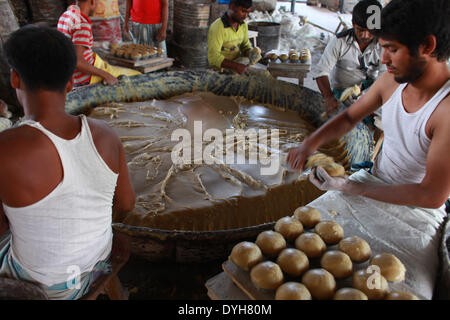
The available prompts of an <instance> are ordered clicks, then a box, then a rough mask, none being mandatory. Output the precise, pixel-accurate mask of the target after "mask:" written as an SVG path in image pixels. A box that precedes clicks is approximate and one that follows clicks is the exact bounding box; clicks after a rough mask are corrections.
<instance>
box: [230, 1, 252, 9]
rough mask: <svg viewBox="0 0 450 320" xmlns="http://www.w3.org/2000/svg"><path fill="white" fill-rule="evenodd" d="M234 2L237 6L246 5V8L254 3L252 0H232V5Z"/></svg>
mask: <svg viewBox="0 0 450 320" xmlns="http://www.w3.org/2000/svg"><path fill="white" fill-rule="evenodd" d="M232 4H234V5H235V6H236V7H244V8H246V9H248V8H250V7H251V6H252V5H253V2H252V0H230V5H232Z"/></svg>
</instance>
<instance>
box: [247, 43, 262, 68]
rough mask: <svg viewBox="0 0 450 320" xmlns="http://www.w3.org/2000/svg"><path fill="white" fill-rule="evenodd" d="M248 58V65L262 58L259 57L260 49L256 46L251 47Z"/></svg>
mask: <svg viewBox="0 0 450 320" xmlns="http://www.w3.org/2000/svg"><path fill="white" fill-rule="evenodd" d="M248 58H249V60H250V63H249V65H250V66H252V65H254V64H256V63H257V62H258V61H259V60H261V58H262V57H261V49H259V48H258V47H255V48H253V49H251V50H250V52H249V54H248Z"/></svg>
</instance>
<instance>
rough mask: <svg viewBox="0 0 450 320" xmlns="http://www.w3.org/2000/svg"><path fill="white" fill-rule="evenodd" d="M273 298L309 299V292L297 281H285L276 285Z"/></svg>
mask: <svg viewBox="0 0 450 320" xmlns="http://www.w3.org/2000/svg"><path fill="white" fill-rule="evenodd" d="M275 300H311V293H310V292H309V290H308V288H306V287H305V285H303V284H301V283H299V282H286V283H283V284H282V285H281V286H279V287H278V289H277V292H276V293H275Z"/></svg>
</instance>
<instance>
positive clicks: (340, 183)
mask: <svg viewBox="0 0 450 320" xmlns="http://www.w3.org/2000/svg"><path fill="white" fill-rule="evenodd" d="M309 181H311V183H312V184H313V185H315V186H316V187H317V188H318V189H320V190H322V191H328V190H337V191H343V190H344V187H345V185H346V184H347V183H348V181H349V180H348V179H347V178H344V177H330V175H329V174H328V173H327V172H326V171H325V169H324V168H322V167H317V168H315V169H314V170H313V171H312V172H311V174H310V175H309Z"/></svg>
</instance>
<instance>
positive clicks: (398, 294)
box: [386, 291, 420, 300]
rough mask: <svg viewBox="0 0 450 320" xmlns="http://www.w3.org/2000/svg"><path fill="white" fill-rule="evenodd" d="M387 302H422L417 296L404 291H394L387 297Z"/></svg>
mask: <svg viewBox="0 0 450 320" xmlns="http://www.w3.org/2000/svg"><path fill="white" fill-rule="evenodd" d="M386 300H420V299H419V298H417V297H416V296H415V295H413V294H411V293H409V292H404V291H392V292H390V293H388V295H387V296H386Z"/></svg>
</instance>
